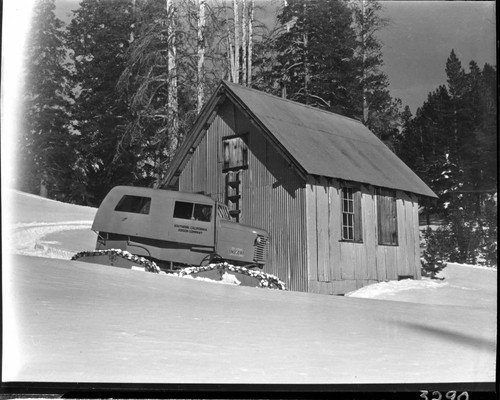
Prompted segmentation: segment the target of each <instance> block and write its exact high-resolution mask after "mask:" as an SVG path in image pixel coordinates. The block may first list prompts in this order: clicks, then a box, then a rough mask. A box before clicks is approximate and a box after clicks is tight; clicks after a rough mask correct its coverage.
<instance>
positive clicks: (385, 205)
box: [377, 188, 398, 246]
mask: <svg viewBox="0 0 500 400" xmlns="http://www.w3.org/2000/svg"><path fill="white" fill-rule="evenodd" d="M377 225H378V244H381V245H387V246H397V245H398V215H397V207H396V191H395V190H391V189H384V188H377Z"/></svg>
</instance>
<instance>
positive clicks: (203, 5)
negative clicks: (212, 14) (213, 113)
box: [197, 0, 207, 114]
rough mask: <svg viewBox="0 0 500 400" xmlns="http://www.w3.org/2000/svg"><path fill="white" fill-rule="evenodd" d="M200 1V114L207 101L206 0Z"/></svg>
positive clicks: (198, 108)
mask: <svg viewBox="0 0 500 400" xmlns="http://www.w3.org/2000/svg"><path fill="white" fill-rule="evenodd" d="M198 1H199V14H198V88H197V89H198V104H197V111H198V114H199V113H200V111H201V108H202V107H203V102H204V101H205V92H204V89H203V83H204V77H205V11H206V6H207V4H206V0H198Z"/></svg>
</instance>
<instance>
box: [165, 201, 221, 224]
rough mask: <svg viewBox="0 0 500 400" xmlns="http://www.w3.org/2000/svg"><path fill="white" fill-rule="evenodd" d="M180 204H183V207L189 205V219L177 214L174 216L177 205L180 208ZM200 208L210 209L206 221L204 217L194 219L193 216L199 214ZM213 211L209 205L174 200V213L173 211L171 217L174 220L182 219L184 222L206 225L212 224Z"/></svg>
mask: <svg viewBox="0 0 500 400" xmlns="http://www.w3.org/2000/svg"><path fill="white" fill-rule="evenodd" d="M181 204H184V205H185V204H189V205H191V212H190V213H189V214H190V217H189V218H186V217H185V216H179V214H178V213H177V215H176V211H177V210H179V208H178V205H179V207H182V206H181ZM202 208H210V216H209V217H208V219H207V217H206V216H203V218H196V217H195V215H197V212H200V210H201V209H202ZM213 211H214V207H213V205H211V204H204V203H196V202H192V201H184V200H176V201H175V202H174V211H173V214H172V217H173V218H176V219H183V220H185V221H196V222H207V223H210V222H212V215H213ZM186 215H187V214H186Z"/></svg>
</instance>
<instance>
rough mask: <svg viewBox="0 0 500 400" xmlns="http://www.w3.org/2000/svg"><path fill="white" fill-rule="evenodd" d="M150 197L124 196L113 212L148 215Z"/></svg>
mask: <svg viewBox="0 0 500 400" xmlns="http://www.w3.org/2000/svg"><path fill="white" fill-rule="evenodd" d="M151 201H152V200H151V197H148V196H137V195H133V194H124V195H123V196H122V197H121V198H120V200H119V201H118V203H117V204H116V206H115V208H114V211H116V212H126V213H130V214H139V215H149V213H150V211H151Z"/></svg>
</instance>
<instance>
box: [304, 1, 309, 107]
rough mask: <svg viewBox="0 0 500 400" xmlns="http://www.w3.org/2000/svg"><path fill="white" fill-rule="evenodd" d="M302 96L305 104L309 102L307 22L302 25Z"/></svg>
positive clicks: (305, 15)
mask: <svg viewBox="0 0 500 400" xmlns="http://www.w3.org/2000/svg"><path fill="white" fill-rule="evenodd" d="M304 20H305V21H307V3H306V2H304ZM303 40H304V96H305V98H306V104H309V57H308V54H307V52H308V49H307V46H308V34H307V24H306V25H305V26H304V37H303Z"/></svg>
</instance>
